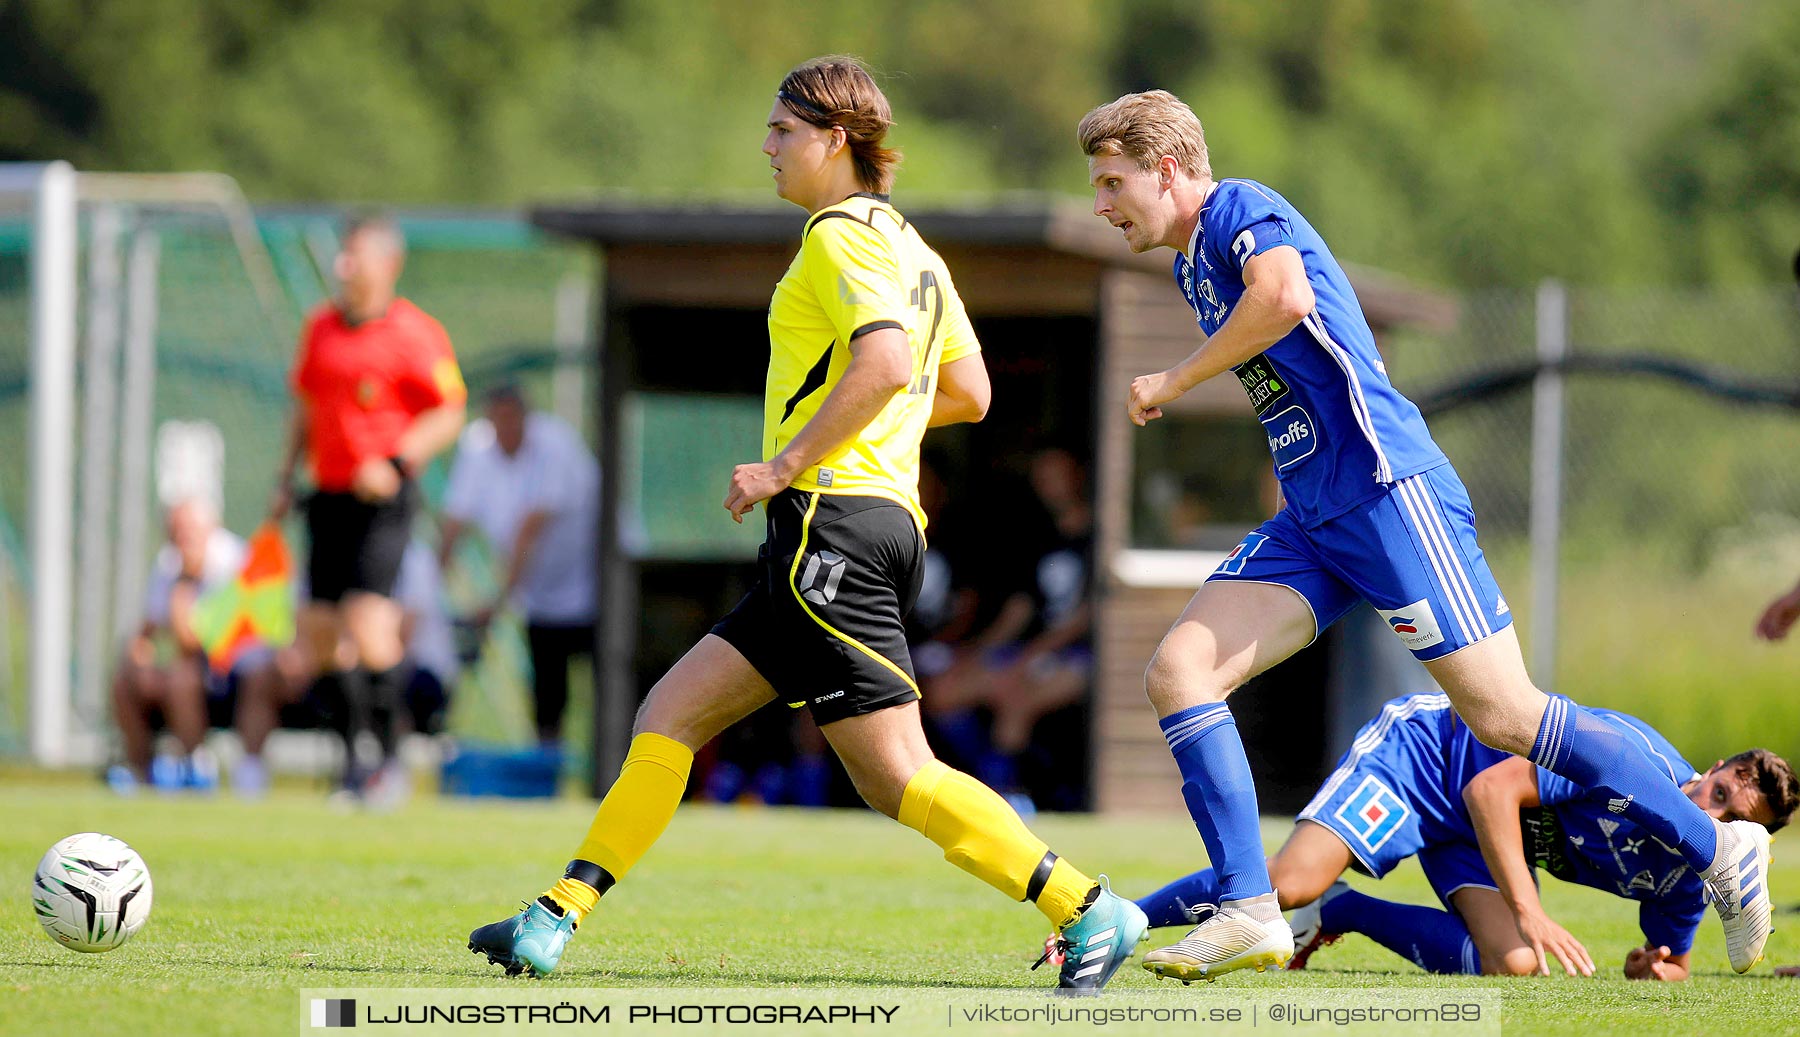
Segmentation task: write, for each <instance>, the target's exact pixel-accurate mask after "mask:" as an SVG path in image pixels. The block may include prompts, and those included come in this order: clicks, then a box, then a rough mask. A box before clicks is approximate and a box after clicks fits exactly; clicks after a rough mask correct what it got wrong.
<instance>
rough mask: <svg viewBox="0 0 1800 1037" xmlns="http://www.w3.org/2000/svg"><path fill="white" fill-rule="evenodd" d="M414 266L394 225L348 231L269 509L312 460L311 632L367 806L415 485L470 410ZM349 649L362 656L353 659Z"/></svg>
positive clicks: (394, 677) (388, 221)
mask: <svg viewBox="0 0 1800 1037" xmlns="http://www.w3.org/2000/svg"><path fill="white" fill-rule="evenodd" d="M405 260H406V243H405V239H404V238H403V237H402V235H401V233H400V228H399V226H398V225H396V224H395V223H394V221H393V219H392V218H390V217H387V216H384V215H379V214H363V215H358V216H354V217H352V218H351V219H350V220H349V221H348V222H347V223H346V224H345V226H344V231H343V238H342V246H341V248H340V250H339V252H338V255H337V259H336V262H335V264H334V272H335V274H336V275H337V279H338V282H339V285H340V292H339V295H338V297H337V298H336V299H333V300H331V301H329V302H326V303H325V304H323V305H321V306H320V307H319V308H318V309H317V310H315V311H314V312H313V313H312V315H311V316H310V317H309V318H308V319H307V322H306V328H305V330H304V331H303V332H302V333H301V336H300V347H299V351H298V354H297V356H296V357H295V362H294V369H293V377H292V385H293V390H294V400H295V406H294V413H293V418H292V421H291V424H290V427H289V434H288V441H287V447H286V450H285V451H284V454H283V457H282V462H281V466H280V468H279V469H278V471H277V475H276V488H275V494H274V499H273V500H272V502H271V505H270V509H269V510H270V517H271V518H276V519H279V518H280V517H281V516H282V515H284V514H286V512H287V510H288V508H289V506H290V505H291V504H292V503H293V501H294V475H295V467H296V465H297V463H298V461H299V458H300V455H301V454H302V453H305V454H306V456H307V458H308V460H309V461H310V462H311V468H312V477H313V484H314V487H315V490H314V492H313V493H312V494H311V495H310V496H309V497H308V498H306V501H305V504H304V507H305V511H306V531H307V538H308V541H309V557H308V562H307V577H308V581H309V582H308V586H309V589H310V593H311V601H310V602H309V603H308V604H307V606H306V607H305V608H304V609H303V610H302V611H301V615H300V632H301V637H302V638H303V640H304V643H305V644H306V645H307V647H308V649H309V650H310V651H311V652H312V653H313V655H314V658H315V659H316V661H317V663H318V665H319V668H320V672H321V673H322V674H323V676H322V677H321V678H320V682H321V685H320V687H319V688H318V689H317V692H318V696H319V699H320V700H321V701H322V702H326V703H338V704H339V708H337V709H336V710H335V712H336V713H337V716H335V717H333V718H332V719H333V720H334V721H336V723H335V725H334V726H336V727H337V728H338V730H339V731H340V733H342V734H344V736H345V740H346V748H347V754H346V760H347V765H346V768H345V774H344V784H345V787H346V789H348V790H349V791H350V792H352V793H359V794H360V793H362V792H364V791H367V790H368V787H369V785H370V783H371V780H372V779H374V778H376V777H377V776H378V772H376V771H375V770H374V768H372V767H370V766H369V765H367V764H361V763H359V762H358V760H357V759H356V752H355V740H356V738H355V736H356V734H357V732H358V731H360V730H362V729H364V728H371V729H373V731H374V732H375V735H376V737H377V739H378V740H379V741H380V743H381V748H382V762H383V763H384V764H386V763H388V762H389V761H391V760H392V759H393V750H394V738H395V734H394V727H393V724H394V715H395V713H396V712H397V710H398V707H399V703H400V700H401V695H402V692H403V691H404V682H403V678H404V673H403V670H402V667H401V665H400V664H401V660H402V658H403V656H404V655H405V644H404V641H403V639H402V637H401V621H402V611H401V608H400V606H399V605H398V604H397V603H396V602H395V601H394V600H393V592H394V583H395V580H396V578H397V576H398V574H399V571H400V559H401V556H402V555H404V554H405V552H406V544H407V541H408V539H409V538H410V536H411V531H412V520H413V515H414V512H415V511H416V510H417V508H418V504H419V489H418V484H417V483H416V482H415V476H416V475H417V474H418V472H419V471H420V470H421V469H423V468H424V467H425V465H426V464H428V463H429V462H430V461H431V459H432V457H434V456H435V455H437V454H438V453H440V452H441V451H443V450H444V449H446V448H447V447H449V446H450V444H452V443H454V442H455V441H456V437H457V433H458V432H460V431H461V430H462V426H463V417H464V410H465V405H466V402H467V398H468V392H467V390H466V389H465V388H464V387H463V379H462V373H461V371H460V370H459V369H458V367H457V364H456V356H455V354H454V353H453V352H452V351H451V348H450V337H449V336H448V335H447V334H445V332H444V328H443V325H441V324H439V323H438V322H437V321H436V320H434V319H432V318H431V317H430V316H429V315H427V314H426V313H425V311H423V310H421V309H419V308H418V307H417V306H415V305H413V304H412V303H411V302H409V301H407V300H406V299H403V298H401V297H400V296H399V295H397V294H396V293H395V286H396V284H397V283H398V282H399V280H400V271H401V268H402V267H403V266H404V265H405ZM346 642H347V643H348V645H349V646H350V648H351V649H353V651H340V645H344V644H345V643H346ZM384 770H387V769H386V768H384ZM379 776H381V777H383V778H384V779H385V778H388V777H393V778H397V777H398V773H397V771H388V773H386V774H380V775H379Z"/></svg>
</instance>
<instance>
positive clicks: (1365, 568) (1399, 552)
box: [1207, 464, 1512, 662]
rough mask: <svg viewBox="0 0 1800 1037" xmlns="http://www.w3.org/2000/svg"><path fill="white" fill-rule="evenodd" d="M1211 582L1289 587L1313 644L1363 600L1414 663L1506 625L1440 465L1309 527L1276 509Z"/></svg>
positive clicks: (1452, 482)
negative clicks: (1306, 614)
mask: <svg viewBox="0 0 1800 1037" xmlns="http://www.w3.org/2000/svg"><path fill="white" fill-rule="evenodd" d="M1215 580H1219V581H1239V582H1246V583H1273V584H1277V585H1279V586H1282V587H1287V588H1289V589H1291V590H1293V591H1294V592H1295V593H1297V594H1299V595H1300V596H1301V597H1302V598H1304V599H1306V603H1307V605H1308V606H1310V607H1311V609H1312V613H1313V624H1314V626H1313V629H1314V636H1315V637H1316V636H1317V635H1318V633H1319V632H1321V631H1323V630H1324V629H1325V628H1326V627H1329V626H1330V625H1331V624H1333V623H1335V622H1337V621H1338V620H1339V619H1341V618H1343V616H1344V615H1345V614H1346V613H1348V612H1349V611H1350V610H1351V609H1353V608H1355V607H1356V606H1357V604H1358V603H1360V602H1363V601H1367V602H1368V603H1369V604H1370V605H1372V606H1374V608H1375V611H1376V612H1378V613H1380V615H1381V618H1382V620H1383V621H1384V622H1386V623H1387V625H1388V628H1389V629H1391V630H1393V631H1394V634H1395V636H1397V637H1399V638H1400V641H1401V643H1402V644H1404V645H1405V646H1406V647H1407V648H1408V649H1410V650H1411V651H1412V653H1413V656H1414V657H1415V658H1417V659H1419V660H1420V661H1421V662H1424V661H1429V660H1432V659H1441V658H1443V657H1444V656H1446V655H1449V654H1450V653H1451V652H1454V651H1456V650H1458V649H1461V648H1467V647H1468V646H1469V645H1472V644H1474V643H1476V642H1477V641H1481V640H1483V639H1485V638H1487V637H1488V636H1490V635H1492V634H1493V633H1494V632H1495V631H1496V630H1503V629H1505V628H1506V627H1507V626H1509V625H1511V623H1512V610H1511V609H1510V608H1509V607H1508V606H1507V604H1506V599H1505V598H1504V597H1502V596H1501V594H1500V587H1499V585H1498V584H1496V583H1495V582H1494V574H1493V573H1492V572H1490V571H1489V570H1488V565H1487V559H1486V558H1485V557H1483V555H1482V553H1481V548H1480V546H1478V545H1477V544H1476V543H1475V511H1474V508H1473V507H1471V506H1470V504H1469V494H1468V491H1467V490H1465V489H1464V488H1463V484H1462V480H1461V479H1459V478H1457V475H1456V470H1455V469H1453V468H1451V467H1450V466H1449V465H1448V464H1443V465H1439V466H1438V467H1436V468H1432V469H1429V470H1428V471H1424V472H1421V473H1419V474H1418V475H1413V476H1409V477H1407V478H1405V479H1401V480H1400V481H1398V482H1396V483H1394V484H1393V485H1392V486H1390V487H1388V488H1387V489H1386V491H1385V492H1383V493H1382V494H1381V495H1379V496H1377V497H1373V498H1371V499H1369V500H1367V501H1364V502H1363V503H1361V504H1359V505H1357V506H1356V507H1355V508H1353V509H1351V510H1350V511H1348V512H1346V513H1344V514H1342V515H1339V516H1337V517H1336V518H1332V519H1327V520H1326V521H1325V522H1323V523H1321V524H1320V525H1318V526H1317V527H1315V528H1312V529H1307V528H1306V527H1304V526H1302V525H1301V524H1300V522H1299V521H1298V520H1296V519H1295V518H1293V517H1292V515H1290V514H1289V513H1288V511H1286V510H1285V509H1284V510H1282V511H1280V512H1278V513H1276V515H1275V517H1274V518H1271V519H1269V520H1268V521H1267V522H1264V523H1263V524H1262V525H1260V526H1258V527H1257V528H1256V531H1255V532H1253V533H1250V534H1249V535H1247V536H1246V537H1244V539H1243V541H1242V542H1241V543H1239V544H1238V545H1237V547H1235V548H1233V549H1232V551H1231V553H1230V554H1229V555H1227V556H1226V557H1225V561H1224V562H1222V563H1221V564H1220V565H1219V568H1218V569H1217V570H1215V571H1214V572H1213V574H1212V575H1211V576H1210V577H1208V578H1207V581H1208V582H1212V581H1215Z"/></svg>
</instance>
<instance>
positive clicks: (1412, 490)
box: [1395, 476, 1493, 644]
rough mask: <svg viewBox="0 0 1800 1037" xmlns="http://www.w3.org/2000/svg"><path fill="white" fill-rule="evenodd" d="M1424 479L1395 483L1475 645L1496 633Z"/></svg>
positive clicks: (1468, 639) (1447, 597)
mask: <svg viewBox="0 0 1800 1037" xmlns="http://www.w3.org/2000/svg"><path fill="white" fill-rule="evenodd" d="M1422 482H1423V480H1422V479H1420V478H1419V477H1418V476H1413V477H1412V478H1410V479H1403V480H1401V481H1400V482H1399V483H1397V484H1395V485H1396V488H1397V489H1398V490H1399V491H1400V497H1401V500H1403V501H1404V502H1405V503H1406V506H1407V511H1408V512H1409V513H1410V514H1411V516H1412V520H1413V524H1414V526H1415V527H1416V528H1417V530H1418V533H1419V535H1420V537H1421V538H1422V540H1423V541H1424V543H1425V545H1426V552H1427V553H1428V554H1429V555H1430V556H1431V561H1432V568H1433V569H1434V570H1435V571H1436V573H1437V578H1438V583H1439V585H1440V587H1441V588H1442V590H1443V592H1444V597H1445V600H1447V601H1448V602H1449V603H1450V607H1451V609H1452V610H1454V611H1455V612H1456V615H1457V622H1458V624H1459V625H1461V626H1462V627H1463V639H1464V641H1465V642H1467V643H1469V644H1473V643H1474V642H1476V641H1479V640H1481V639H1482V638H1484V637H1487V636H1488V635H1489V634H1491V633H1493V630H1492V629H1491V628H1489V627H1488V625H1487V614H1486V610H1484V609H1483V608H1482V607H1481V604H1480V601H1479V599H1477V598H1476V596H1475V589H1474V587H1472V586H1471V585H1470V583H1469V577H1468V574H1466V573H1465V572H1463V568H1462V559H1461V556H1460V555H1459V554H1458V553H1457V551H1456V547H1455V544H1454V543H1453V542H1452V541H1451V540H1450V536H1449V534H1448V533H1447V532H1446V531H1445V529H1444V525H1443V518H1442V516H1440V515H1439V514H1438V508H1437V501H1436V500H1434V499H1433V498H1432V497H1431V496H1430V495H1429V494H1428V493H1427V492H1426V490H1425V487H1424V486H1423V485H1422Z"/></svg>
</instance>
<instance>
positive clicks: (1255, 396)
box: [1236, 353, 1288, 418]
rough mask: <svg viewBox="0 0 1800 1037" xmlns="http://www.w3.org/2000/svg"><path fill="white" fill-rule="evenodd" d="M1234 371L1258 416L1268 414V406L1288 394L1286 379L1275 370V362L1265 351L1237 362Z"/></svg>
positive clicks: (1271, 405) (1273, 404)
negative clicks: (1235, 370) (1239, 362)
mask: <svg viewBox="0 0 1800 1037" xmlns="http://www.w3.org/2000/svg"><path fill="white" fill-rule="evenodd" d="M1236 373H1237V376H1238V382H1239V383H1241V384H1242V385H1243V387H1244V392H1245V393H1246V394H1247V395H1248V396H1249V397H1250V406H1251V407H1252V408H1254V409H1255V410H1256V416H1257V417H1259V418H1260V417H1263V416H1264V415H1266V414H1268V413H1269V408H1271V407H1273V406H1275V404H1276V402H1277V401H1279V400H1280V399H1281V398H1282V397H1284V396H1286V395H1287V394H1288V385H1287V380H1286V379H1285V378H1283V377H1282V376H1281V373H1280V372H1278V371H1276V370H1275V363H1274V361H1272V360H1270V359H1269V354H1267V353H1258V354H1256V355H1255V356H1253V357H1251V358H1250V359H1248V360H1246V361H1244V362H1243V363H1241V364H1239V365H1238V367H1237V372H1236Z"/></svg>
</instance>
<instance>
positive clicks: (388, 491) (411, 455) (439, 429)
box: [350, 400, 468, 501]
mask: <svg viewBox="0 0 1800 1037" xmlns="http://www.w3.org/2000/svg"><path fill="white" fill-rule="evenodd" d="M467 416H468V409H467V407H466V406H465V405H464V404H463V401H461V400H457V401H456V402H454V403H445V404H442V405H440V406H437V407H433V408H431V409H430V410H427V411H421V412H420V413H419V416H418V417H416V418H414V419H413V420H412V424H410V425H408V426H407V427H406V432H405V433H404V434H402V435H401V437H400V445H399V447H398V449H397V450H396V451H395V454H394V457H393V458H392V459H389V458H385V457H371V458H369V459H368V460H366V461H364V462H362V464H360V465H358V466H357V468H356V474H355V475H354V476H353V477H352V480H351V483H350V489H351V491H352V492H354V493H355V494H356V495H357V496H358V497H361V498H362V499H363V500H366V501H384V500H391V499H393V497H394V495H395V494H397V493H399V492H400V484H401V474H400V468H402V467H403V468H405V469H406V473H407V474H408V475H415V474H417V473H418V472H419V471H420V470H421V469H423V468H424V467H425V466H426V465H427V464H429V463H430V462H431V459H432V458H433V457H436V456H437V455H438V454H440V453H442V452H443V451H444V450H446V449H448V448H449V447H450V444H452V443H454V442H456V437H457V436H458V435H459V434H461V432H462V428H463V421H464V420H465V419H466V418H467ZM396 461H397V462H399V465H398V467H397V466H396V465H395V462H396Z"/></svg>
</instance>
